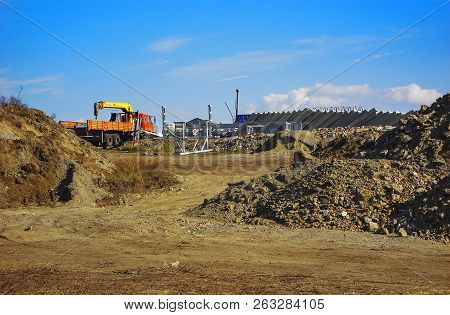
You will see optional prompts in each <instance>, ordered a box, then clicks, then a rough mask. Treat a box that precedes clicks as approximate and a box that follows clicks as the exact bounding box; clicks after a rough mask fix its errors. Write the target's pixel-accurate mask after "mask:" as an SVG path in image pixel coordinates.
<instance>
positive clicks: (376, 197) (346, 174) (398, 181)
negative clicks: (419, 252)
mask: <svg viewBox="0 0 450 315" xmlns="http://www.w3.org/2000/svg"><path fill="white" fill-rule="evenodd" d="M434 176H435V175H434V173H433V172H432V171H428V172H427V171H424V170H423V169H421V168H420V167H419V166H417V165H414V164H410V163H401V162H397V161H389V160H363V159H358V160H336V161H328V162H320V161H317V160H309V161H306V162H305V163H304V164H303V165H302V166H301V167H299V168H292V167H291V168H283V169H280V170H278V171H277V172H274V173H270V174H267V175H265V176H262V177H260V178H256V179H253V180H251V181H248V182H239V183H235V184H231V185H230V186H229V187H228V188H227V189H226V190H225V191H223V192H222V193H220V194H219V195H217V196H216V197H214V198H213V199H210V200H206V201H205V202H204V203H203V205H202V206H200V207H199V208H197V209H195V210H193V211H194V212H193V213H195V214H196V215H207V216H210V215H212V216H213V217H216V218H218V219H225V220H229V221H234V222H245V223H252V224H273V223H279V224H283V225H286V226H292V227H305V228H309V227H316V228H330V229H342V230H361V231H363V230H365V231H371V232H378V233H384V234H389V233H398V234H401V233H402V232H403V230H405V231H407V233H409V234H411V233H412V232H414V231H415V230H414V229H412V228H411V224H408V223H407V222H404V221H402V220H400V218H399V217H398V214H396V215H395V219H394V217H393V216H392V211H393V209H395V207H396V205H397V204H401V203H404V202H406V201H408V200H411V199H413V198H414V196H415V195H416V193H417V191H421V190H423V189H424V187H431V186H432V184H433V179H434ZM395 220H396V221H395ZM433 222H434V223H436V221H433ZM437 224H440V222H437ZM401 229H403V230H401ZM430 233H431V234H429V235H430V238H433V239H442V238H441V237H440V236H437V235H434V234H433V233H432V232H430ZM420 236H421V235H420Z"/></svg>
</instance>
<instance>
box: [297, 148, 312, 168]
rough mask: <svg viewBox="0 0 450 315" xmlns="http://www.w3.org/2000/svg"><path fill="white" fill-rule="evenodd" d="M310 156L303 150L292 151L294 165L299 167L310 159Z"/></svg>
mask: <svg viewBox="0 0 450 315" xmlns="http://www.w3.org/2000/svg"><path fill="white" fill-rule="evenodd" d="M310 159H311V156H310V155H309V154H307V153H305V152H303V151H297V152H294V167H300V166H301V165H302V164H304V163H305V162H306V161H307V160H310Z"/></svg>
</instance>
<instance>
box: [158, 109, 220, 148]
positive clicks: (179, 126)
mask: <svg viewBox="0 0 450 315" xmlns="http://www.w3.org/2000/svg"><path fill="white" fill-rule="evenodd" d="M211 113H212V112H211V105H208V120H207V121H205V129H204V130H205V133H204V138H202V135H201V133H200V132H199V133H198V134H197V137H196V139H195V143H194V146H193V147H192V150H191V151H188V150H187V149H186V140H187V137H186V122H185V121H177V122H174V127H175V129H174V131H171V130H170V128H168V125H167V124H166V109H165V107H164V106H163V107H162V125H163V131H162V133H163V137H172V138H173V139H174V141H175V149H174V154H175V155H189V154H198V153H207V152H212V150H211V149H209V138H210V137H211V117H212V114H211ZM177 130H181V134H180V133H179V132H177Z"/></svg>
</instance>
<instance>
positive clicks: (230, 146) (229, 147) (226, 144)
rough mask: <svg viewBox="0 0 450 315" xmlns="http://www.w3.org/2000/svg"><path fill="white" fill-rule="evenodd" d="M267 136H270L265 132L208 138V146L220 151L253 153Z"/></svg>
mask: <svg viewBox="0 0 450 315" xmlns="http://www.w3.org/2000/svg"><path fill="white" fill-rule="evenodd" d="M269 138H271V136H270V135H267V134H249V135H239V136H235V137H230V138H215V139H211V140H210V142H209V147H210V149H213V150H214V151H216V152H220V153H224V152H227V153H253V152H255V151H256V150H257V149H258V148H259V147H260V146H261V145H262V144H263V143H265V142H266V141H267V139H269Z"/></svg>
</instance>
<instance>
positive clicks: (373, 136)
mask: <svg viewBox="0 0 450 315" xmlns="http://www.w3.org/2000/svg"><path fill="white" fill-rule="evenodd" d="M392 128H393V127H390V126H382V127H380V126H378V127H339V128H322V129H316V130H313V131H312V132H313V133H314V135H315V136H316V137H318V138H319V139H320V141H319V142H318V144H317V149H316V150H315V151H314V155H315V156H318V157H335V158H354V157H365V156H367V155H368V154H369V153H371V152H372V151H373V150H374V147H375V144H376V141H377V139H378V138H379V137H380V135H381V134H383V133H384V132H386V131H388V130H391V129H392Z"/></svg>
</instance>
